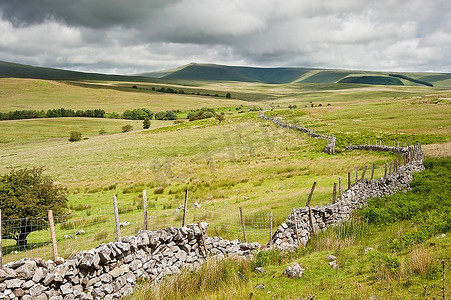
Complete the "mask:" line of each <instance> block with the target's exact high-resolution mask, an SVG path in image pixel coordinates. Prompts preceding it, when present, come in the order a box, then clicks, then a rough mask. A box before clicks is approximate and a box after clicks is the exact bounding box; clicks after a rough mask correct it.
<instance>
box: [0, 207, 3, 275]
mask: <svg viewBox="0 0 451 300" xmlns="http://www.w3.org/2000/svg"><path fill="white" fill-rule="evenodd" d="M1 268H3V247H2V210H1V209H0V269H1Z"/></svg>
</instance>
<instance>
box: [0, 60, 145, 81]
mask: <svg viewBox="0 0 451 300" xmlns="http://www.w3.org/2000/svg"><path fill="white" fill-rule="evenodd" d="M0 78H33V79H51V80H109V81H151V80H150V78H148V77H143V76H124V75H107V74H99V73H85V72H77V71H68V70H61V69H54V68H46V67H35V66H29V65H23V64H17V63H11V62H6V61H0Z"/></svg>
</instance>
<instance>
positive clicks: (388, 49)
mask: <svg viewBox="0 0 451 300" xmlns="http://www.w3.org/2000/svg"><path fill="white" fill-rule="evenodd" d="M0 32H2V33H1V39H0V59H9V60H14V61H18V62H25V63H30V62H34V63H35V64H40V63H45V64H46V65H48V66H55V67H66V68H76V69H80V70H83V71H90V70H96V71H99V70H103V71H108V72H119V73H123V72H129V71H137V72H142V71H148V70H156V69H163V68H170V67H175V66H178V65H181V64H185V63H189V62H193V61H195V62H214V63H225V64H236V63H238V64H252V65H258V66H312V67H315V66H316V67H331V68H358V69H377V70H381V69H404V70H418V71H421V70H433V69H434V70H437V71H450V70H451V62H450V58H449V57H451V53H450V51H451V50H450V49H451V46H450V45H451V36H450V34H449V32H451V2H449V1H447V0H431V1H422V0H413V1H408V2H406V1H400V0H380V1H370V0H368V1H361V0H324V1H317V0H302V1H299V0H287V1H276V0H229V1H223V0H170V1H164V0H161V1H144V0H127V1H124V0H77V1H61V0H20V1H17V0H0Z"/></svg>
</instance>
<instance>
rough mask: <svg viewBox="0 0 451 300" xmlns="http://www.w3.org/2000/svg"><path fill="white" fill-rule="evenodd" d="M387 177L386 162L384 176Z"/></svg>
mask: <svg viewBox="0 0 451 300" xmlns="http://www.w3.org/2000/svg"><path fill="white" fill-rule="evenodd" d="M385 177H387V163H385V171H384V178H385Z"/></svg>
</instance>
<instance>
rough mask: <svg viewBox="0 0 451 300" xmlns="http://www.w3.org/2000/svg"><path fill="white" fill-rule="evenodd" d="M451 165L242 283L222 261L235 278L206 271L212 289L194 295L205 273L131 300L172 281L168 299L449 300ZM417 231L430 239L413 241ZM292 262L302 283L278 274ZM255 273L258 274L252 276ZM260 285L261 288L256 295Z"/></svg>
mask: <svg viewBox="0 0 451 300" xmlns="http://www.w3.org/2000/svg"><path fill="white" fill-rule="evenodd" d="M450 166H451V160H449V159H428V160H427V161H426V168H427V169H426V170H425V171H424V172H422V173H417V174H415V176H414V181H413V182H412V190H410V191H408V192H407V193H405V194H404V193H399V194H396V195H393V196H390V197H386V198H384V199H375V200H372V201H370V202H369V205H368V207H366V208H364V209H362V210H360V211H358V212H357V214H356V215H355V216H354V218H353V219H351V220H350V221H348V222H345V223H343V224H341V225H338V226H335V227H332V228H330V229H329V230H327V231H326V232H322V233H320V234H318V235H316V236H315V237H313V239H312V240H311V241H310V242H309V244H308V245H307V247H306V248H305V249H298V251H296V252H294V253H281V252H279V251H276V250H273V251H269V252H259V253H258V254H257V255H256V256H255V257H254V259H253V260H252V261H251V262H250V266H251V271H252V272H250V273H248V272H249V271H246V276H243V277H240V274H241V272H242V271H240V270H239V269H238V268H239V266H240V264H242V262H240V263H234V262H231V261H230V260H229V261H227V262H224V266H227V265H230V267H229V270H230V271H231V273H232V274H231V275H230V276H227V277H225V276H218V275H217V274H215V273H214V272H211V274H212V275H213V276H212V278H209V279H208V280H213V281H214V282H215V285H216V286H218V288H217V289H216V288H212V289H209V290H208V292H207V293H203V292H199V291H201V290H203V289H202V288H201V287H202V284H201V283H200V281H199V280H197V281H196V278H199V277H201V276H202V275H201V274H206V273H205V270H207V269H208V266H205V267H202V269H201V270H200V271H198V272H194V273H192V272H189V271H185V272H184V273H183V274H182V275H174V276H171V277H169V278H168V279H166V280H165V281H163V283H161V284H157V285H150V284H147V283H145V284H143V286H142V287H141V288H140V289H138V290H137V291H136V292H135V294H134V295H132V296H131V297H130V298H129V299H159V298H158V297H160V296H161V295H162V294H158V293H159V292H160V291H168V288H169V287H170V286H171V285H168V282H172V283H174V282H177V284H176V286H177V287H178V288H177V289H176V288H175V287H174V288H172V289H171V288H169V289H170V290H171V294H170V295H171V297H172V298H167V299H248V298H250V299H369V298H372V299H434V298H435V299H441V298H442V295H443V294H444V295H445V298H447V297H449V296H450V295H451V288H450V284H449V282H450V280H449V279H447V278H449V271H448V270H449V264H450V263H451V253H450V252H449V249H450V247H451V237H450V236H449V229H450V225H451V222H450V219H449V215H450V214H449V207H450V203H449V199H450V198H451V197H450V194H449V193H450V192H449V191H450V188H449V186H450V184H451V180H450V178H449V169H450ZM410 208H412V209H410ZM376 209H377V213H374V211H375V210H376ZM375 215H377V217H370V216H375ZM416 232H427V235H425V236H423V238H421V239H412V240H411V239H410V238H411V237H412V233H416ZM443 233H444V235H443ZM406 238H408V240H409V241H412V243H407V244H403V245H402V247H401V248H394V247H391V245H392V244H393V242H394V241H395V240H398V241H399V240H405V239H406ZM370 248H371V249H370ZM328 254H333V255H335V256H336V257H337V258H338V265H339V268H338V269H332V268H331V267H330V266H329V264H328V261H326V259H325V257H326V256H327V255H328ZM442 261H443V262H444V266H445V268H444V269H443V264H442ZM293 262H297V263H299V264H300V265H301V267H303V268H304V269H305V273H304V275H303V276H302V277H301V278H299V279H288V278H286V277H284V276H283V275H282V273H283V270H284V269H285V268H286V267H287V266H289V265H291V264H292V263H293ZM215 264H217V262H215ZM219 264H220V263H219ZM232 266H233V267H232ZM257 266H258V267H262V268H263V272H257V271H255V269H254V268H255V267H257ZM443 272H445V273H446V274H444V273H443ZM206 277H209V276H206ZM230 278H240V280H239V283H238V284H236V286H235V285H234V286H233V288H231V289H227V290H224V289H223V288H221V287H223V286H226V285H227V283H228V282H230V286H232V282H233V280H232V279H230ZM443 278H445V281H442V279H443ZM206 280H207V279H206ZM229 280H230V281H229ZM193 282H194V283H195V284H192V283H193ZM258 284H264V285H265V289H255V286H256V285H258ZM168 292H169V291H168Z"/></svg>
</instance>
